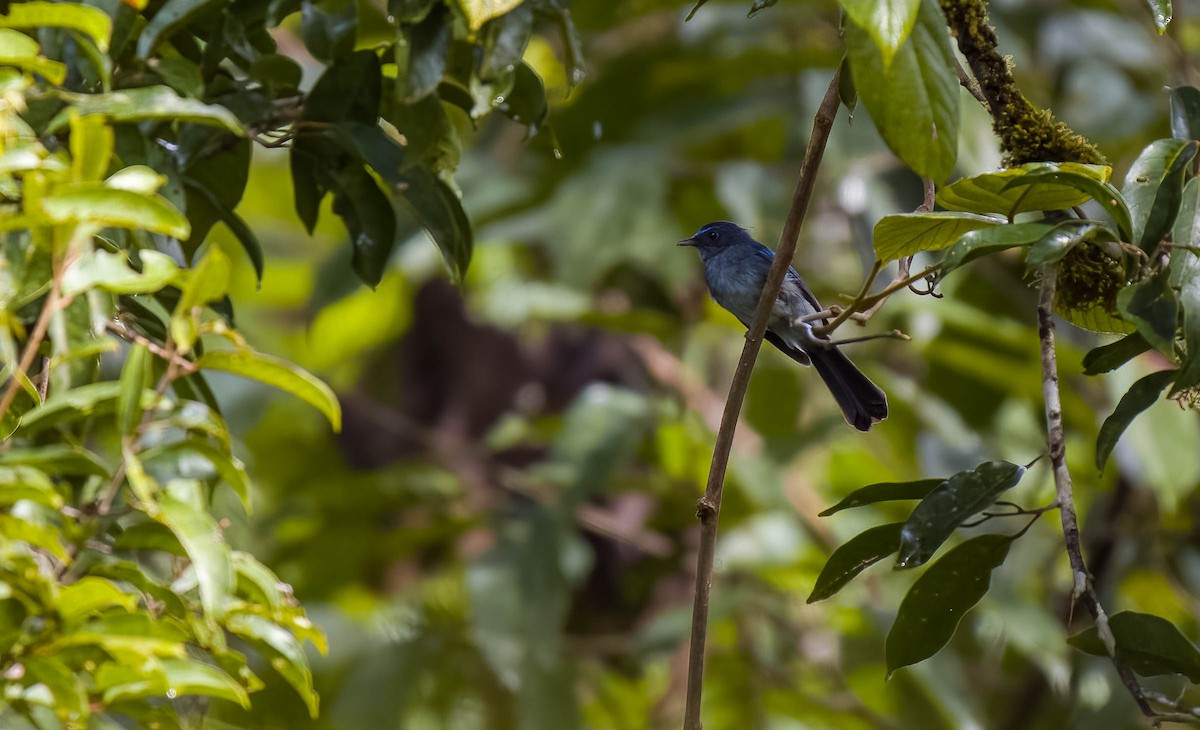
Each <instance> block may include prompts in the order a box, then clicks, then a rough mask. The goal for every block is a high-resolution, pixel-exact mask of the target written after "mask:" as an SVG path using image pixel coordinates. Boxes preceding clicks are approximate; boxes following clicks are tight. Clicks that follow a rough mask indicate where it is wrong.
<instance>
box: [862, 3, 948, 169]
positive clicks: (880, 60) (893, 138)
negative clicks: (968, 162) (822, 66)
mask: <svg viewBox="0 0 1200 730" xmlns="http://www.w3.org/2000/svg"><path fill="white" fill-rule="evenodd" d="M872 4H877V3H872ZM845 32H846V48H847V50H848V53H849V57H850V66H851V69H852V70H853V73H854V84H855V86H856V87H857V89H858V94H859V97H860V98H861V99H862V102H863V105H864V106H866V107H867V111H868V112H869V113H870V115H871V119H872V120H873V121H874V122H875V127H876V128H877V129H878V130H879V134H880V135H881V136H882V137H883V140H884V142H886V143H887V145H888V147H890V148H891V150H892V152H894V153H896V156H897V157H899V158H900V159H901V160H903V161H904V162H905V164H907V165H908V166H909V167H911V168H912V169H913V170H914V171H915V172H916V173H917V174H918V175H920V176H922V177H927V178H930V179H932V180H933V181H934V182H939V183H940V182H941V181H943V180H945V179H946V177H947V176H948V175H949V174H950V172H951V171H952V170H953V169H954V161H955V158H956V155H957V153H958V115H959V109H958V78H957V76H955V72H954V64H955V61H954V53H953V51H951V49H950V36H949V32H948V31H947V30H946V21H945V19H944V18H943V17H942V12H941V10H940V9H939V8H938V6H937V3H936V2H934V1H933V0H921V3H920V8H919V10H918V12H917V20H916V24H915V25H914V26H913V29H912V33H911V34H910V35H909V37H908V40H907V41H906V42H905V43H904V45H902V46H901V47H900V48H899V50H897V51H896V53H895V56H894V57H893V58H892V59H891V62H890V63H887V62H886V59H885V58H884V55H883V54H882V53H881V52H880V50H879V46H877V45H876V43H875V40H874V39H873V38H872V37H871V34H870V33H869V32H867V31H866V30H864V29H862V28H861V27H859V26H858V25H857V24H855V23H847V24H846V28H845Z"/></svg>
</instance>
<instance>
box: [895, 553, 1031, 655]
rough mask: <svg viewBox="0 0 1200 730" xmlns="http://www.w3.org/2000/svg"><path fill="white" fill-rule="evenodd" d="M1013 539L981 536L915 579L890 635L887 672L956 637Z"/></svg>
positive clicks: (1001, 562)
mask: <svg viewBox="0 0 1200 730" xmlns="http://www.w3.org/2000/svg"><path fill="white" fill-rule="evenodd" d="M1013 539H1014V538H1012V537H1009V536H1008V535H982V536H980V537H976V538H973V539H971V540H967V541H966V542H964V543H963V544H961V545H959V546H957V547H955V548H954V549H953V550H951V551H950V552H948V553H946V555H945V556H944V557H943V558H942V559H941V560H938V561H937V562H936V563H934V564H933V565H931V566H929V568H928V569H927V570H926V571H925V572H924V573H922V574H921V577H919V578H917V581H916V582H915V583H913V586H912V588H910V589H909V591H908V595H906V596H905V597H904V600H903V601H902V602H901V603H900V610H899V611H898V612H897V613H896V621H895V623H893V624H892V630H891V631H889V632H888V637H887V649H886V654H887V668H888V673H889V674H890V673H891V672H894V671H896V670H897V669H899V668H901V667H906V666H909V665H910V664H916V663H917V662H921V661H924V660H926V659H928V658H929V657H931V656H933V655H934V654H936V653H938V651H940V650H941V648H942V647H944V646H945V645H946V644H947V643H948V642H949V641H950V639H951V638H952V637H953V636H954V632H955V630H956V629H957V628H958V624H959V622H960V621H962V618H963V616H965V615H966V613H967V611H970V610H971V608H972V607H974V605H975V604H976V603H979V599H981V598H983V596H984V595H985V594H986V593H987V591H988V587H989V586H990V585H991V582H992V571H993V570H995V569H996V568H998V567H1000V566H1001V565H1002V564H1003V563H1004V559H1005V558H1006V557H1008V549H1009V546H1011V545H1012V541H1013Z"/></svg>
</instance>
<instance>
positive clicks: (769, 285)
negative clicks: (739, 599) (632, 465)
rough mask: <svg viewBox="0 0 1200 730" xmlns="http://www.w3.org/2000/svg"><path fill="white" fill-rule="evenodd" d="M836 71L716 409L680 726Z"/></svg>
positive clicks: (827, 124) (692, 713) (834, 104)
mask: <svg viewBox="0 0 1200 730" xmlns="http://www.w3.org/2000/svg"><path fill="white" fill-rule="evenodd" d="M838 76H839V73H838V71H834V74H833V78H832V79H831V80H830V82H829V88H827V89H826V90H825V97H824V99H822V101H821V105H820V106H819V107H818V108H817V113H816V115H815V116H814V118H813V127H812V134H811V135H810V137H809V140H808V147H807V149H806V150H805V152H804V161H803V163H802V164H801V166H800V176H799V179H798V180H797V181H796V191H795V193H794V194H793V195H792V206H791V209H790V210H789V211H788V216H787V219H786V221H785V222H784V226H783V232H782V233H781V234H780V237H779V247H778V249H777V250H776V252H775V260H774V262H773V263H772V264H771V269H770V271H769V272H767V280H766V282H765V284H764V285H763V290H762V295H761V296H760V297H759V299H758V306H757V307H756V308H755V310H754V319H753V320H752V321H751V323H750V329H749V331H748V332H747V333H746V344H745V346H744V347H743V348H742V355H741V357H740V358H739V359H738V364H737V370H736V371H735V372H734V376H733V382H732V383H730V386H729V396H728V397H727V398H726V399H725V410H724V412H723V413H722V415H721V426H720V428H719V429H718V430H717V439H716V445H715V446H714V448H713V457H712V465H711V466H710V467H709V472H708V485H707V486H706V488H705V490H704V496H703V497H701V498H700V500H699V502H697V504H696V516H697V518H698V519H699V520H700V548H699V551H698V554H697V556H696V595H695V602H694V605H693V608H692V631H691V646H690V650H689V654H688V686H687V699H686V704H685V711H684V722H683V726H684V728H685V730H700V729H701V723H700V699H701V694H702V693H703V682H704V646H705V641H706V639H707V635H708V602H709V594H710V592H711V590H712V578H713V576H712V573H713V555H714V552H715V549H716V543H717V522H718V517H719V516H720V514H721V493H722V491H723V489H724V484H725V471H726V469H727V467H728V466H729V452H730V449H731V447H732V446H733V435H734V431H735V430H736V429H737V421H738V414H739V412H740V411H741V409H742V401H743V400H745V397H746V390H747V388H748V387H749V384H750V374H751V372H752V371H753V370H754V361H755V359H756V358H757V357H758V351H759V348H760V347H761V346H762V341H763V335H764V334H765V333H766V330H767V320H768V318H769V316H770V313H771V310H772V308H773V305H774V303H775V298H776V297H777V296H778V295H779V289H780V287H781V286H782V284H783V279H784V276H785V275H786V273H787V270H788V266H790V265H791V262H792V255H793V254H794V253H795V251H796V242H797V240H798V239H799V236H800V226H801V224H802V223H803V222H804V217H805V214H806V213H807V212H808V203H809V200H810V199H811V198H812V192H813V187H814V186H815V183H816V177H817V171H818V169H819V168H820V166H821V158H822V157H823V156H824V154H825V144H826V142H828V140H829V132H830V130H831V129H832V128H833V122H834V120H835V119H836V118H837V112H838V105H839V103H840V101H839V98H838Z"/></svg>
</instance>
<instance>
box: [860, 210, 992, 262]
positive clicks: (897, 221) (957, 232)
mask: <svg viewBox="0 0 1200 730" xmlns="http://www.w3.org/2000/svg"><path fill="white" fill-rule="evenodd" d="M1003 223H1004V220H1002V219H1000V218H993V217H991V216H982V215H975V214H973V213H899V214H896V215H885V216H884V217H883V218H880V219H879V222H878V223H876V224H875V234H874V239H875V255H876V256H877V257H879V260H880V261H884V262H887V261H892V260H895V259H901V258H904V257H905V256H912V255H913V254H917V253H920V252H922V251H940V250H942V249H944V248H949V247H951V246H953V245H954V244H955V243H957V242H958V239H959V238H961V237H962V236H963V234H964V233H968V232H970V231H976V230H979V229H981V228H991V227H993V226H998V225H1001V224H1003Z"/></svg>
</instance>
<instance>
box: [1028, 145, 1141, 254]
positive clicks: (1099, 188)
mask: <svg viewBox="0 0 1200 730" xmlns="http://www.w3.org/2000/svg"><path fill="white" fill-rule="evenodd" d="M1024 168H1025V169H1026V170H1028V172H1027V174H1025V175H1023V176H1021V177H1018V178H1015V179H1013V180H1010V181H1009V182H1008V183H1006V184H1005V187H1004V192H1006V193H1009V194H1013V193H1016V194H1020V195H1023V196H1025V197H1023V198H1021V199H1020V204H1019V205H1018V206H1017V208H1018V210H1017V212H1024V211H1025V210H1061V209H1062V208H1055V207H1053V206H1055V205H1058V204H1061V203H1066V202H1068V201H1069V200H1072V199H1073V198H1068V197H1066V196H1065V195H1062V193H1061V192H1060V191H1062V190H1063V189H1064V188H1073V189H1075V190H1077V191H1079V192H1080V193H1082V194H1084V195H1085V196H1086V197H1085V199H1084V200H1080V201H1079V202H1078V203H1075V204H1074V205H1080V204H1081V203H1083V202H1085V201H1086V200H1087V199H1088V198H1090V199H1092V200H1095V201H1096V203H1097V204H1098V205H1099V206H1100V207H1101V208H1104V210H1105V212H1107V213H1108V214H1109V215H1110V216H1111V217H1112V219H1113V223H1115V224H1116V226H1117V230H1118V231H1119V232H1120V233H1121V238H1122V240H1125V241H1128V240H1130V239H1131V238H1132V237H1133V223H1132V221H1131V219H1130V214H1129V207H1128V206H1126V205H1125V198H1124V196H1122V195H1121V193H1120V192H1119V191H1118V190H1117V189H1116V188H1114V187H1113V186H1112V184H1111V183H1109V182H1108V180H1107V178H1108V174H1109V172H1110V171H1111V169H1112V168H1110V167H1108V166H1106V165H1079V164H1076V163H1071V162H1064V163H1060V164H1057V165H1055V164H1052V163H1049V162H1037V163H1032V164H1029V165H1025V166H1024ZM1060 195H1062V197H1059V196H1060ZM1028 203H1033V204H1035V205H1034V206H1028V205H1027V204H1028ZM1035 206H1040V207H1035ZM1069 207H1073V206H1063V208H1069Z"/></svg>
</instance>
